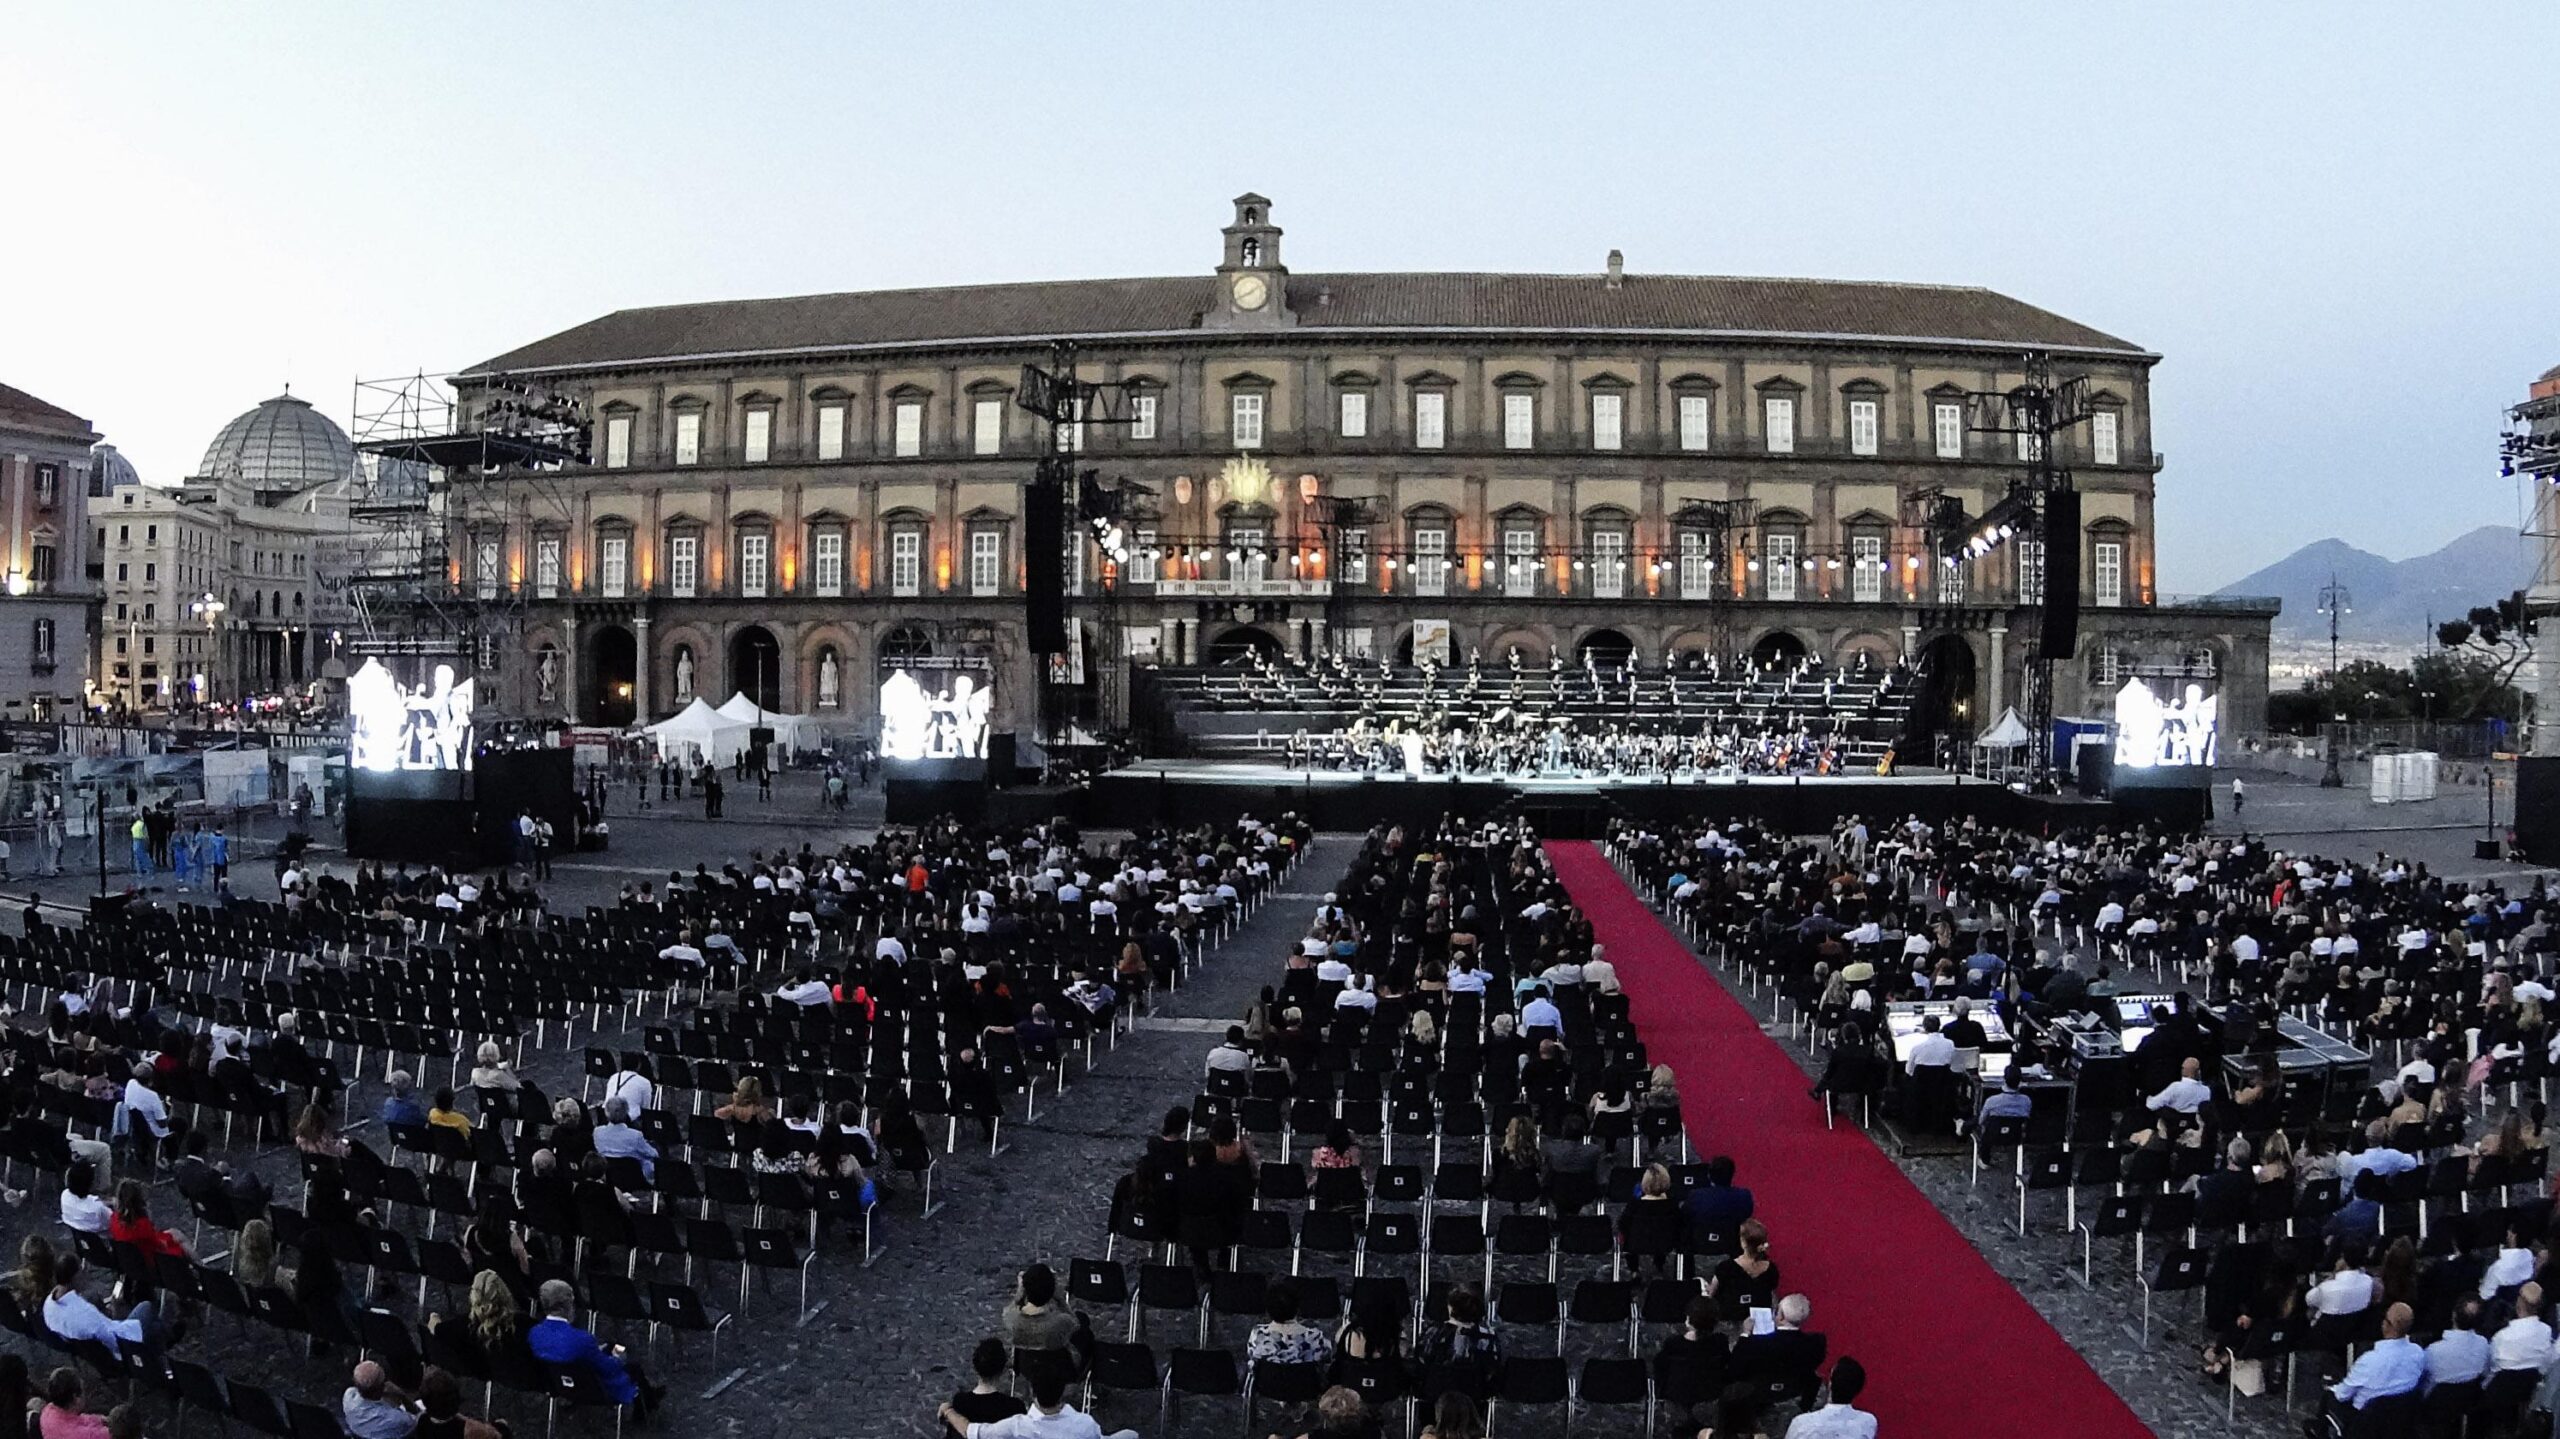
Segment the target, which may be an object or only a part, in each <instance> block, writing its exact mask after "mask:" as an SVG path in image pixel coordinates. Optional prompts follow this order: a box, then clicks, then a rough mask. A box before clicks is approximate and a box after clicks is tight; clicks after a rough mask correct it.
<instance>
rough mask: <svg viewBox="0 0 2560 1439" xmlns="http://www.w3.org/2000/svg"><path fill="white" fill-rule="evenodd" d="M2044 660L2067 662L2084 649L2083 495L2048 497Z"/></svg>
mask: <svg viewBox="0 0 2560 1439" xmlns="http://www.w3.org/2000/svg"><path fill="white" fill-rule="evenodd" d="M2042 599H2043V603H2044V629H2043V631H2042V634H2041V636H2040V638H2041V640H2042V642H2043V651H2044V657H2045V658H2046V659H2049V660H2056V661H2060V660H2067V659H2069V658H2071V655H2072V652H2073V651H2074V650H2076V649H2078V648H2079V645H2080V492H2079V491H2078V490H2056V491H2054V492H2053V493H2052V494H2049V495H2047V496H2045V497H2044V595H2043V596H2042Z"/></svg>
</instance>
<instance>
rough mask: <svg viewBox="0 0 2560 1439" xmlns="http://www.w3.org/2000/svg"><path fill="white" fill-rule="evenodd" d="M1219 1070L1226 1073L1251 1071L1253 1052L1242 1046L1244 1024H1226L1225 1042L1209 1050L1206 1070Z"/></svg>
mask: <svg viewBox="0 0 2560 1439" xmlns="http://www.w3.org/2000/svg"><path fill="white" fill-rule="evenodd" d="M1221 1071H1223V1072H1225V1073H1228V1074H1251V1073H1252V1072H1253V1052H1252V1051H1251V1050H1248V1049H1246V1048H1245V1047H1244V1026H1243V1025H1241V1024H1230V1025H1228V1026H1227V1038H1226V1042H1225V1043H1223V1044H1221V1045H1219V1046H1218V1047H1217V1048H1215V1049H1213V1050H1210V1051H1209V1064H1208V1072H1209V1073H1211V1074H1217V1073H1220V1072H1221Z"/></svg>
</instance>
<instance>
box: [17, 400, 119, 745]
mask: <svg viewBox="0 0 2560 1439" xmlns="http://www.w3.org/2000/svg"><path fill="white" fill-rule="evenodd" d="M97 443H98V434H97V432H96V431H95V430H93V429H91V428H90V427H89V422H88V421H87V420H84V419H82V418H80V417H79V416H78V415H75V414H73V413H71V412H70V411H69V410H66V409H63V408H62V407H61V406H59V405H53V404H48V403H46V402H45V401H43V400H40V399H37V398H36V397H35V396H33V395H30V394H28V393H27V392H26V391H24V390H20V389H14V388H12V387H10V386H8V385H0V718H5V719H20V720H23V719H52V718H60V717H66V716H75V715H77V714H78V713H79V712H80V707H81V703H82V701H83V699H84V697H85V690H86V686H87V681H88V677H89V676H88V665H87V664H86V663H85V656H87V655H88V653H89V638H90V635H91V633H92V632H93V631H94V629H95V628H96V625H97V622H98V582H97V577H96V571H95V569H94V568H93V560H94V557H95V552H94V551H93V550H91V548H90V541H91V539H92V538H93V537H92V536H91V534H90V533H89V498H90V495H91V493H92V490H91V483H90V482H91V479H92V475H93V473H94V472H93V470H92V469H91V463H90V449H91V447H92V446H94V445H96V444H97Z"/></svg>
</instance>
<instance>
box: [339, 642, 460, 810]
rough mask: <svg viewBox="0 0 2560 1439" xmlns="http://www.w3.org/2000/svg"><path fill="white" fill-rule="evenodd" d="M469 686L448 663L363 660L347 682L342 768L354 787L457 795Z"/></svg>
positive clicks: (419, 660)
mask: <svg viewBox="0 0 2560 1439" xmlns="http://www.w3.org/2000/svg"><path fill="white" fill-rule="evenodd" d="M471 708H472V681H471V680H469V679H466V678H457V677H456V672H455V666H454V663H453V662H452V661H451V660H446V659H433V658H415V657H405V656H404V657H395V658H393V659H391V660H389V661H388V662H386V661H385V660H384V659H383V658H382V657H380V656H376V657H373V658H369V659H367V660H366V661H365V662H364V663H363V664H362V665H361V666H359V667H358V668H357V670H356V672H355V673H354V674H353V675H351V676H349V677H348V680H347V768H348V772H349V773H348V777H349V780H350V782H351V783H353V784H354V785H355V786H356V788H358V789H359V790H362V791H368V792H372V793H395V794H400V795H403V796H430V795H442V796H447V797H459V796H460V795H461V793H462V791H463V788H464V786H465V785H466V783H467V782H468V777H469V774H470V770H471V751H472V730H471V726H472V716H471Z"/></svg>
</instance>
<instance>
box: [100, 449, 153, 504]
mask: <svg viewBox="0 0 2560 1439" xmlns="http://www.w3.org/2000/svg"><path fill="white" fill-rule="evenodd" d="M89 474H90V476H91V477H92V479H93V480H94V481H95V484H94V486H93V491H92V492H93V493H96V494H107V493H110V492H112V491H113V490H114V489H115V488H116V486H118V485H138V484H141V483H142V475H141V472H140V471H137V470H136V469H134V467H133V461H131V460H128V459H126V458H125V457H124V455H123V453H122V452H121V451H119V450H117V449H116V447H115V446H113V445H104V444H102V445H97V446H93V447H92V448H91V449H90V451H89Z"/></svg>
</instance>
